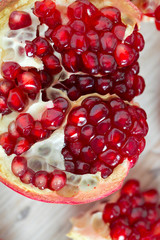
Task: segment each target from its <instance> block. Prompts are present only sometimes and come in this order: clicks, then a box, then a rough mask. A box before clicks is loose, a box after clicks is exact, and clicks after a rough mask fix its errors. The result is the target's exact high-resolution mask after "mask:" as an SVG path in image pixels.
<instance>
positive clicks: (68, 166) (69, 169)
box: [65, 160, 75, 173]
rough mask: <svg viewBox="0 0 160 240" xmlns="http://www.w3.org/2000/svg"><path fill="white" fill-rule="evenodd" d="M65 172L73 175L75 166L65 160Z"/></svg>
mask: <svg viewBox="0 0 160 240" xmlns="http://www.w3.org/2000/svg"><path fill="white" fill-rule="evenodd" d="M65 171H67V172H71V173H74V172H75V164H74V163H73V162H70V161H66V160H65Z"/></svg>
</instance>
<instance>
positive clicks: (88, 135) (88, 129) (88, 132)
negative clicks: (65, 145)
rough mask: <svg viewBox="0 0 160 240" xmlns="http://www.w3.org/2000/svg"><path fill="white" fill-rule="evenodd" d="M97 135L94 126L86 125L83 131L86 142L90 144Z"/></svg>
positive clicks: (82, 134)
mask: <svg viewBox="0 0 160 240" xmlns="http://www.w3.org/2000/svg"><path fill="white" fill-rule="evenodd" d="M94 135H95V129H94V127H93V126H92V125H90V124H86V125H85V126H83V127H82V129H81V138H82V139H83V140H84V141H85V142H89V141H90V140H91V139H92V138H93V137H94Z"/></svg>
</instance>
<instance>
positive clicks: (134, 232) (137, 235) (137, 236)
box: [128, 229, 141, 240]
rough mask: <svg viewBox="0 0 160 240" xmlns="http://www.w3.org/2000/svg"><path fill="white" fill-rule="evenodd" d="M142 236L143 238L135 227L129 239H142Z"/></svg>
mask: <svg viewBox="0 0 160 240" xmlns="http://www.w3.org/2000/svg"><path fill="white" fill-rule="evenodd" d="M140 238H141V235H140V233H139V232H138V231H137V230H136V229H133V230H132V233H131V235H130V236H129V238H128V240H140Z"/></svg>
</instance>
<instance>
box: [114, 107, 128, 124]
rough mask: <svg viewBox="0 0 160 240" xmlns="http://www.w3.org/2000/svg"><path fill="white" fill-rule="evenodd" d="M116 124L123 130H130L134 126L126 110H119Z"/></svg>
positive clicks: (115, 116)
mask: <svg viewBox="0 0 160 240" xmlns="http://www.w3.org/2000/svg"><path fill="white" fill-rule="evenodd" d="M114 124H115V126H117V127H118V128H121V129H129V128H130V127H131V125H132V119H131V116H130V114H129V113H128V112H127V111H126V110H119V111H117V112H116V113H115V115H114Z"/></svg>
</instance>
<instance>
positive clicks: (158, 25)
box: [155, 20, 160, 31]
mask: <svg viewBox="0 0 160 240" xmlns="http://www.w3.org/2000/svg"><path fill="white" fill-rule="evenodd" d="M155 25H156V28H157V30H158V31H160V21H157V20H155Z"/></svg>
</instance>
